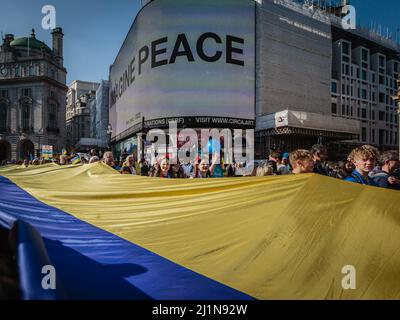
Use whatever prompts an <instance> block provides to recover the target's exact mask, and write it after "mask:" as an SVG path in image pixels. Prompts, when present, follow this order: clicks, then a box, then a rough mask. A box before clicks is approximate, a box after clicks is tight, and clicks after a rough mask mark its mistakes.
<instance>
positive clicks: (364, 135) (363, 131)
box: [361, 128, 367, 141]
mask: <svg viewBox="0 0 400 320" xmlns="http://www.w3.org/2000/svg"><path fill="white" fill-rule="evenodd" d="M361 140H362V141H367V128H362V129H361Z"/></svg>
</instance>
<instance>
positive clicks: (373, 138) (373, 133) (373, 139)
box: [371, 129, 375, 142]
mask: <svg viewBox="0 0 400 320" xmlns="http://www.w3.org/2000/svg"><path fill="white" fill-rule="evenodd" d="M371 140H372V142H375V129H372V131H371Z"/></svg>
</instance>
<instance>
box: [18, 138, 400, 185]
mask: <svg viewBox="0 0 400 320" xmlns="http://www.w3.org/2000/svg"><path fill="white" fill-rule="evenodd" d="M219 156H220V155H219V153H216V154H213V155H212V156H210V157H208V156H206V157H198V158H197V159H196V160H195V161H192V162H187V163H178V164H171V163H170V160H169V158H168V157H161V158H160V159H159V160H158V161H156V163H155V164H153V165H150V164H149V163H148V161H146V160H145V159H141V160H139V161H138V160H137V158H136V156H135V155H132V154H131V155H129V154H127V153H124V154H123V156H121V157H120V159H119V160H116V159H115V158H114V156H113V153H112V152H111V151H106V152H104V153H102V152H101V151H100V152H98V151H97V150H95V149H92V150H90V152H89V153H85V154H78V153H71V154H68V153H67V152H66V151H63V153H62V154H61V155H60V156H59V157H58V159H54V160H52V161H53V162H55V163H57V164H59V165H67V164H78V163H83V164H85V163H96V162H103V163H105V164H106V165H108V166H110V167H112V168H113V169H115V170H117V171H119V172H120V173H121V174H128V175H141V176H150V177H158V178H192V179H197V178H223V177H241V176H272V175H289V174H303V173H316V174H320V175H324V176H328V177H332V178H337V179H342V180H346V181H349V182H355V183H360V184H364V185H371V186H377V187H381V188H389V189H397V190H400V162H399V153H398V152H397V151H394V150H393V151H385V152H382V153H381V152H379V150H378V149H377V148H375V147H373V146H370V145H364V146H361V147H358V148H355V149H354V150H353V151H352V152H351V153H350V154H349V156H348V158H347V159H346V160H345V161H341V162H330V161H329V159H328V151H327V148H326V147H325V146H323V145H314V146H313V147H312V148H311V150H301V149H300V150H295V151H293V152H291V153H290V154H289V153H285V152H279V151H272V152H271V153H270V155H269V156H268V159H266V160H263V161H255V162H253V163H240V162H239V163H233V164H224V163H223V161H221V163H220V161H219V159H220V158H219ZM47 162H51V161H50V160H43V159H34V160H32V161H29V160H25V161H23V162H22V163H19V164H21V165H24V166H29V165H40V164H43V163H47Z"/></svg>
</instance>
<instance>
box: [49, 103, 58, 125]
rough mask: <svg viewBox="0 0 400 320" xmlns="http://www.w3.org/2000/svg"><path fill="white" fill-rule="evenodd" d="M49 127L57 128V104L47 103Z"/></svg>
mask: <svg viewBox="0 0 400 320" xmlns="http://www.w3.org/2000/svg"><path fill="white" fill-rule="evenodd" d="M48 115H49V128H51V129H55V128H57V106H56V105H55V104H50V105H49V113H48Z"/></svg>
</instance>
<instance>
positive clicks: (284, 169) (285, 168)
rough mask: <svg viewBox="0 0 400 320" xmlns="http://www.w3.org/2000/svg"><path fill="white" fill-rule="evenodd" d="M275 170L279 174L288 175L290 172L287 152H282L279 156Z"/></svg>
mask: <svg viewBox="0 0 400 320" xmlns="http://www.w3.org/2000/svg"><path fill="white" fill-rule="evenodd" d="M277 171H278V174H279V175H288V174H290V173H291V170H290V164H289V153H284V154H283V155H282V156H281V157H279V161H278V163H277Z"/></svg>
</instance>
